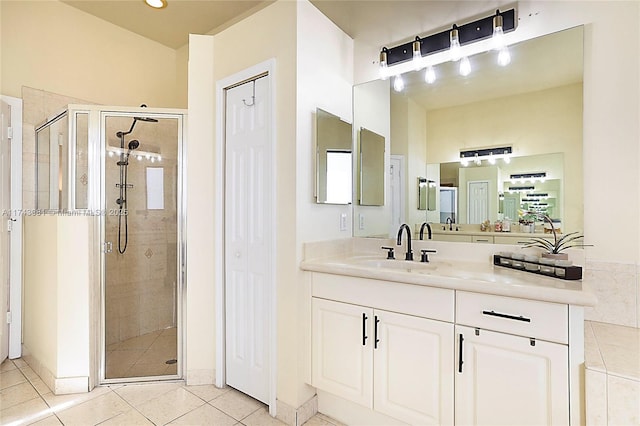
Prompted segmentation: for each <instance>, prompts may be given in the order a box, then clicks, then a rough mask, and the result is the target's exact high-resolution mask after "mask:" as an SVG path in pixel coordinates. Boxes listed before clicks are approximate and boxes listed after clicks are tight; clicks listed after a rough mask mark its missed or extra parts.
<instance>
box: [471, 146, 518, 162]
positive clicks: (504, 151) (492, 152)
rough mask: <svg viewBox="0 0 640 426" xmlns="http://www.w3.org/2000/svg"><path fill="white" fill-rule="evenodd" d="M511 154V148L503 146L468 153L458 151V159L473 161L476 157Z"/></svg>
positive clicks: (473, 150)
mask: <svg viewBox="0 0 640 426" xmlns="http://www.w3.org/2000/svg"><path fill="white" fill-rule="evenodd" d="M504 154H511V147H510V146H504V147H498V148H485V149H472V150H468V151H460V158H470V159H474V158H476V156H478V157H488V156H489V155H504Z"/></svg>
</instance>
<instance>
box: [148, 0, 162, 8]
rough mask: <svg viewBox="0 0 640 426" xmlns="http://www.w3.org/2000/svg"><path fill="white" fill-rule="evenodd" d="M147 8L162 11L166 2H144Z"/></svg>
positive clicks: (151, 0)
mask: <svg viewBox="0 0 640 426" xmlns="http://www.w3.org/2000/svg"><path fill="white" fill-rule="evenodd" d="M144 2H145V4H146V5H147V6H151V7H152V8H154V9H164V8H165V7H167V0H144Z"/></svg>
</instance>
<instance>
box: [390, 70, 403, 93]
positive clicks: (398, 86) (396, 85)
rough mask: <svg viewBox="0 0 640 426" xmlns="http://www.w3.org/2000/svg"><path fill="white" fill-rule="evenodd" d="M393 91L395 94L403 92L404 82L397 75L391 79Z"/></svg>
mask: <svg viewBox="0 0 640 426" xmlns="http://www.w3.org/2000/svg"><path fill="white" fill-rule="evenodd" d="M393 90H395V91H396V92H402V91H403V90H404V80H403V79H402V76H401V75H399V74H398V75H396V76H395V77H394V78H393Z"/></svg>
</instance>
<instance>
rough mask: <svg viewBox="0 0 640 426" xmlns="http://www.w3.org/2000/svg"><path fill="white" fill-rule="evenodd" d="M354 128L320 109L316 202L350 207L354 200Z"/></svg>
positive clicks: (318, 117)
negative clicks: (352, 151) (352, 140)
mask: <svg viewBox="0 0 640 426" xmlns="http://www.w3.org/2000/svg"><path fill="white" fill-rule="evenodd" d="M351 144H352V143H351V124H350V123H347V122H346V121H343V120H341V119H340V117H338V116H336V115H333V114H331V113H329V112H327V111H324V110H322V109H320V108H317V109H316V202H317V203H318V204H350V203H351V197H352V187H353V185H352V177H353V172H352V162H353V159H352V154H351Z"/></svg>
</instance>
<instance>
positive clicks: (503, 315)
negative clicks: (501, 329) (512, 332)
mask: <svg viewBox="0 0 640 426" xmlns="http://www.w3.org/2000/svg"><path fill="white" fill-rule="evenodd" d="M482 315H489V316H492V317H498V318H506V319H510V320H516V321H524V322H531V318H526V317H523V316H522V315H520V316H519V317H517V316H515V315H509V314H501V313H500V312H494V311H482Z"/></svg>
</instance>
